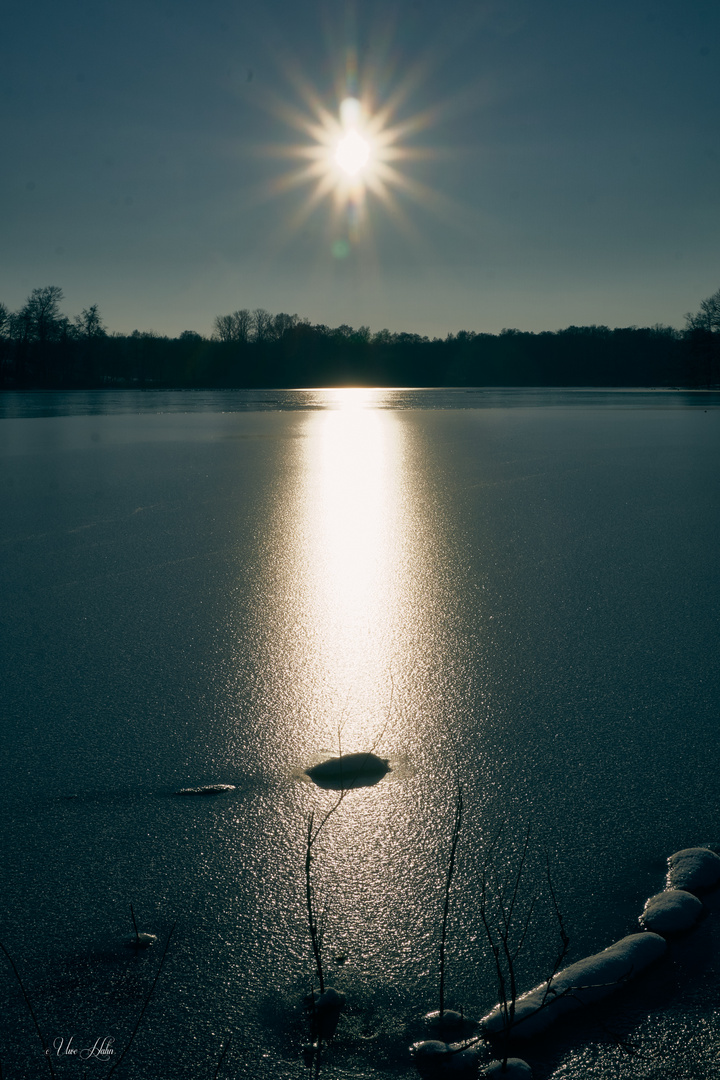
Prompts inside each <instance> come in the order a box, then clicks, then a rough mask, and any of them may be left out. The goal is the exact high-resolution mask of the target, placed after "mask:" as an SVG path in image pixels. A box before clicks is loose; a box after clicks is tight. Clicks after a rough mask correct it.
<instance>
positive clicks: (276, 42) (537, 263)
mask: <svg viewBox="0 0 720 1080" xmlns="http://www.w3.org/2000/svg"><path fill="white" fill-rule="evenodd" d="M3 9H4V13H3V17H2V39H1V41H0V108H1V109H2V127H1V129H0V130H1V131H2V137H1V141H0V154H2V158H3V166H2V169H1V170H0V208H1V210H0V300H3V301H4V302H5V303H6V304H7V305H8V306H9V307H10V308H12V309H15V308H17V307H19V306H20V305H21V304H22V302H23V301H24V299H25V298H26V296H27V295H28V293H29V292H30V290H31V289H32V288H34V287H36V286H43V285H59V286H61V287H62V288H63V290H64V292H65V297H66V299H65V301H64V304H63V305H62V306H63V310H64V311H65V312H66V313H67V314H68V315H74V314H76V313H78V312H79V311H80V309H81V308H84V307H88V306H89V305H90V304H92V303H98V304H99V305H100V310H101V314H102V315H103V317H104V319H105V321H106V323H107V324H108V326H109V328H110V329H112V330H120V331H125V332H129V331H131V330H133V329H135V328H139V329H141V330H146V329H151V328H152V329H154V330H156V331H157V332H159V333H166V334H171V335H175V334H178V333H179V332H180V331H182V330H185V329H193V330H197V331H200V332H201V333H203V334H207V333H209V332H210V330H211V325H212V319H213V317H214V316H215V315H217V314H224V313H227V312H229V311H233V310H235V309H237V308H241V307H246V308H254V307H263V308H267V309H268V310H270V311H272V312H278V311H285V312H288V313H291V314H292V313H297V314H299V315H300V316H306V317H308V318H309V319H310V320H311V321H312V322H320V323H325V324H327V325H329V326H336V325H338V324H340V323H349V324H350V325H352V326H360V325H361V324H366V325H369V326H370V327H371V329H372V330H374V331H375V330H379V329H381V328H383V327H387V328H389V329H390V330H408V331H413V332H417V333H421V334H428V335H430V336H435V335H437V336H444V335H445V334H446V333H447V332H448V331H457V330H459V329H468V330H478V331H490V332H497V331H499V330H500V329H501V328H502V327H518V328H519V329H524V330H536V331H537V330H552V329H558V328H560V327H564V326H567V325H570V324H573V323H574V324H578V325H587V324H591V323H604V324H607V325H610V326H626V325H631V324H637V325H652V324H654V323H657V322H660V323H666V324H670V325H674V326H682V325H683V316H684V313H685V312H686V311H688V310H695V309H697V307H698V305H699V302H700V300H702V299H703V298H704V297H706V296H708V295H709V294H711V293H713V292H715V290H716V289H718V288H719V287H720V120H719V118H720V4H718V3H717V0H642V2H641V0H604V2H602V3H600V2H597V0H493V2H484V0H478V2H475V3H471V2H469V0H443V2H442V3H440V2H439V0H433V2H430V0H400V2H396V3H382V4H375V3H371V2H367V3H356V4H355V5H352V4H346V3H343V2H342V0H338V2H336V3H332V4H329V3H322V2H319V0H318V2H314V0H311V2H303V0H296V2H292V0H263V2H262V3H260V2H259V0H252V2H246V0H240V2H238V0H235V2H230V0H203V3H202V4H201V3H200V2H199V0H92V2H91V0H62V2H60V3H58V2H57V0H52V2H51V0H5V3H4V5H3ZM353 55H355V56H356V57H357V92H358V93H359V95H360V96H362V97H367V98H368V100H371V101H373V102H374V106H373V107H374V108H376V109H378V108H383V107H386V106H390V107H391V117H392V118H391V119H390V120H389V126H390V127H394V126H395V125H403V126H405V129H406V130H405V132H404V134H403V135H402V136H401V137H399V138H398V139H397V142H396V144H395V145H396V148H397V150H398V151H405V152H408V153H409V156H408V157H407V159H402V158H400V159H398V160H397V161H395V162H393V165H394V167H395V168H396V169H397V170H398V173H399V174H400V175H401V177H402V178H404V182H403V183H401V184H400V185H398V186H396V187H395V188H394V190H393V201H392V203H391V204H389V205H384V204H383V202H382V201H380V200H377V199H376V198H374V197H372V196H371V197H369V199H368V202H367V205H366V211H367V212H366V217H365V221H364V223H363V225H362V227H361V228H360V229H359V231H358V235H357V236H356V237H354V238H353V237H352V236H349V234H348V229H347V222H346V219H345V217H344V216H343V215H340V216H338V215H334V214H333V212H332V200H331V199H330V198H325V199H323V200H321V201H320V202H318V203H317V205H316V206H315V207H314V208H313V209H312V210H311V211H310V212H309V213H307V212H306V210H307V204H308V199H309V197H310V195H311V194H312V191H313V184H312V183H299V184H296V185H290V186H288V183H287V182H288V180H289V178H291V177H292V175H293V174H294V173H297V172H298V169H299V168H301V167H302V165H303V162H302V160H301V159H300V158H297V157H296V158H293V157H292V156H291V154H290V150H291V148H292V147H297V146H302V145H305V146H306V147H307V146H312V145H314V141H313V139H312V138H311V137H310V136H309V135H308V134H307V133H306V132H304V131H303V130H301V129H300V128H299V127H297V126H294V123H295V121H296V120H297V118H298V117H300V118H301V119H302V117H305V118H306V120H308V121H311V120H312V119H313V107H312V102H313V101H314V100H315V101H317V102H319V103H321V104H322V105H324V106H325V107H326V108H327V109H328V110H329V111H330V112H331V113H332V114H337V112H338V107H339V102H340V100H341V99H342V98H343V97H344V96H345V95H346V94H347V93H348V90H353V89H354V86H353V63H354V62H353ZM293 118H294V119H293ZM305 164H307V163H305ZM348 239H349V240H350V242H349V245H347V244H346V245H343V244H342V243H340V244H338V241H345V242H347V241H348ZM345 246H349V252H348V253H347V254H346V255H345V256H344V257H338V254H337V253H338V251H339V250H344V248H345ZM334 252H335V253H334Z"/></svg>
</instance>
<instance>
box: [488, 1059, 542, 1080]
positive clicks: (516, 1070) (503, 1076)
mask: <svg viewBox="0 0 720 1080" xmlns="http://www.w3.org/2000/svg"><path fill="white" fill-rule="evenodd" d="M483 1076H488V1077H492V1080H530V1077H531V1076H532V1069H531V1068H530V1066H529V1065H528V1063H527V1061H523V1059H522V1058H508V1059H507V1069H505V1070H504V1071H503V1063H502V1061H491V1062H490V1064H489V1065H487V1066H486V1068H485V1071H484V1072H483Z"/></svg>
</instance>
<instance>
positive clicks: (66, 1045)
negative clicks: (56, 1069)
mask: <svg viewBox="0 0 720 1080" xmlns="http://www.w3.org/2000/svg"><path fill="white" fill-rule="evenodd" d="M74 1038H75V1036H74V1035H71V1036H70V1038H69V1039H64V1038H63V1037H62V1036H61V1035H58V1037H57V1039H55V1041H54V1042H53V1050H54V1051H55V1055H56V1057H64V1056H65V1055H66V1054H67V1055H68V1056H69V1057H77V1058H79V1059H80V1060H81V1061H87V1060H88V1058H94V1057H97V1058H109V1057H111V1056H112V1055H113V1054H114V1053H115V1051H114V1050H113V1048H112V1044H113V1043H114V1042H115V1040H114V1039H112V1038H110V1036H109V1035H106V1036H105V1038H104V1039H96V1040H95V1042H94V1043H93V1045H92V1046H85V1047H83V1049H82V1050H78V1049H77V1047H75V1046H73V1044H72V1042H73V1039H74ZM51 1053H52V1051H51V1050H46V1051H45V1055H46V1057H50V1055H51Z"/></svg>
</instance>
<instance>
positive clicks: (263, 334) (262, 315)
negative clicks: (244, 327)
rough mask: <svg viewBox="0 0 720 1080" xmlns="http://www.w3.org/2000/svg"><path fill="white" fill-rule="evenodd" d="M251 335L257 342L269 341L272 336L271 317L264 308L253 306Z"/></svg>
mask: <svg viewBox="0 0 720 1080" xmlns="http://www.w3.org/2000/svg"><path fill="white" fill-rule="evenodd" d="M252 324H253V336H254V338H255V340H256V341H257V342H260V343H262V342H264V341H270V340H271V339H272V337H273V317H272V315H271V314H270V312H269V311H266V310H265V308H255V310H254V311H253V313H252Z"/></svg>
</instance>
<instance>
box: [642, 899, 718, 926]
mask: <svg viewBox="0 0 720 1080" xmlns="http://www.w3.org/2000/svg"><path fill="white" fill-rule="evenodd" d="M702 908H703V906H702V904H701V903H700V901H699V900H698V898H697V897H696V896H693V895H692V893H689V892H685V891H684V890H683V889H666V890H665V892H661V893H658V894H657V895H656V896H651V897H650V899H649V900H646V901H645V907H644V908H643V913H642V915H641V916H640V919H639V922H640V925H641V926H643V927H645V928H646V929H647V930H654V931H655V933H656V934H677V933H679V932H680V931H681V930H689V929H690V927H691V926H694V925H695V923H696V922H697V921H698V919H699V918H700V916H701V915H702Z"/></svg>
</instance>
